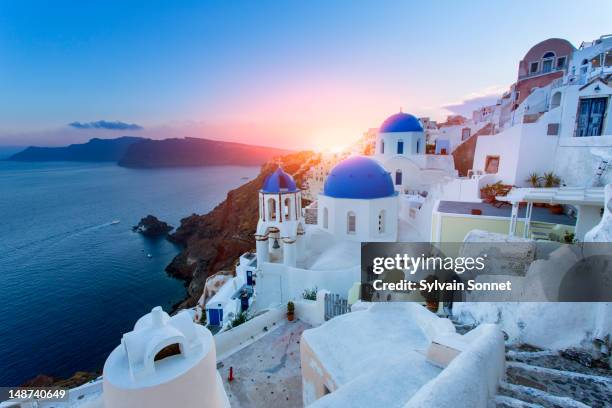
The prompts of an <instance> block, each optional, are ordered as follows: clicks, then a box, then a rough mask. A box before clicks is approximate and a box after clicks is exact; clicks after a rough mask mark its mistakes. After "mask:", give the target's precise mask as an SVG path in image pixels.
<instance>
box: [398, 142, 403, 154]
mask: <svg viewBox="0 0 612 408" xmlns="http://www.w3.org/2000/svg"><path fill="white" fill-rule="evenodd" d="M397 154H404V141H403V140H398V141H397Z"/></svg>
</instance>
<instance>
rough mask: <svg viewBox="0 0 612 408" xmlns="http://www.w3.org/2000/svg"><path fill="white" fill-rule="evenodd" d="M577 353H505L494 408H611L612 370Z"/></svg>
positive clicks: (526, 350) (525, 350) (520, 349)
mask: <svg viewBox="0 0 612 408" xmlns="http://www.w3.org/2000/svg"><path fill="white" fill-rule="evenodd" d="M585 356H588V355H587V354H586V353H580V352H577V351H572V350H569V351H565V352H555V351H547V350H540V349H536V348H533V347H528V346H522V347H510V348H507V350H506V378H505V381H503V382H502V383H501V384H500V386H499V389H498V395H497V396H496V397H495V399H494V400H493V404H492V406H493V407H496V408H587V407H594V408H610V407H612V370H610V368H609V367H607V366H606V364H603V363H602V362H601V361H599V360H592V359H590V358H587V357H585Z"/></svg>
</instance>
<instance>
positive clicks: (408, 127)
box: [378, 112, 423, 133]
mask: <svg viewBox="0 0 612 408" xmlns="http://www.w3.org/2000/svg"><path fill="white" fill-rule="evenodd" d="M378 131H379V132H380V133H390V132H422V131H423V126H421V123H420V122H419V120H418V119H417V118H416V117H414V116H413V115H410V114H408V113H404V112H400V113H396V114H395V115H391V116H389V117H388V118H387V120H385V121H384V122H383V124H382V125H380V129H379V130H378Z"/></svg>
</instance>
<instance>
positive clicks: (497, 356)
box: [405, 325, 505, 408]
mask: <svg viewBox="0 0 612 408" xmlns="http://www.w3.org/2000/svg"><path fill="white" fill-rule="evenodd" d="M469 334H470V337H471V336H473V337H472V338H473V339H474V340H473V342H471V344H470V345H469V346H468V348H467V349H466V350H464V351H462V352H461V354H459V355H458V356H457V357H455V358H454V359H453V361H452V362H451V363H450V364H449V365H448V366H447V367H446V368H445V369H444V370H443V371H442V372H441V373H440V374H439V375H438V376H437V377H436V378H434V379H433V380H431V381H429V382H428V383H427V384H425V385H424V386H423V387H421V389H419V391H418V392H417V393H416V394H415V395H414V396H413V397H412V398H411V399H410V400H409V401H408V403H407V404H406V405H405V408H423V407H436V408H486V407H487V406H488V403H489V400H490V399H491V398H492V397H493V396H494V395H495V393H496V390H497V386H498V384H499V381H500V380H501V379H502V378H503V376H504V371H505V350H504V337H503V335H502V332H501V330H500V329H499V328H498V327H497V326H494V325H481V326H479V327H477V328H476V329H474V330H472V331H471V332H470V333H469ZM466 336H467V335H466Z"/></svg>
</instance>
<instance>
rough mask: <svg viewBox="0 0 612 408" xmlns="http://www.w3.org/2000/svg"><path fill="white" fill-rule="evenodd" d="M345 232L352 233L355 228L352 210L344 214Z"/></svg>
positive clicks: (355, 220) (355, 223) (355, 219)
mask: <svg viewBox="0 0 612 408" xmlns="http://www.w3.org/2000/svg"><path fill="white" fill-rule="evenodd" d="M346 218H347V219H346V233H347V234H354V233H355V231H356V230H357V217H356V216H355V213H354V212H352V211H351V212H349V213H348V214H347V216H346Z"/></svg>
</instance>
